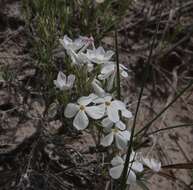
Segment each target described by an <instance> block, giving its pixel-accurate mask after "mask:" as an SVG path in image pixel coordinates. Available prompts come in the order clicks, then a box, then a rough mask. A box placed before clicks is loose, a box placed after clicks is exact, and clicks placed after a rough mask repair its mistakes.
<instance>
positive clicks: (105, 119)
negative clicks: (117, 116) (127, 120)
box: [102, 117, 113, 128]
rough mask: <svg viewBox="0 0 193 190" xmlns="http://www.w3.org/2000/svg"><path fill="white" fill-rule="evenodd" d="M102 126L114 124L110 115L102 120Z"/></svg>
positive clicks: (106, 126)
mask: <svg viewBox="0 0 193 190" xmlns="http://www.w3.org/2000/svg"><path fill="white" fill-rule="evenodd" d="M102 126H103V127H105V128H111V127H112V126H113V122H112V121H111V120H110V119H109V118H108V117H106V118H104V119H103V120H102Z"/></svg>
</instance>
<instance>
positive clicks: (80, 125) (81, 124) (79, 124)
mask: <svg viewBox="0 0 193 190" xmlns="http://www.w3.org/2000/svg"><path fill="white" fill-rule="evenodd" d="M88 123H89V120H88V117H87V116H86V114H85V112H84V111H81V110H80V111H79V112H78V113H77V115H76V117H75V119H74V121H73V126H74V127H75V128H76V129H78V130H83V129H85V128H86V127H87V126H88Z"/></svg>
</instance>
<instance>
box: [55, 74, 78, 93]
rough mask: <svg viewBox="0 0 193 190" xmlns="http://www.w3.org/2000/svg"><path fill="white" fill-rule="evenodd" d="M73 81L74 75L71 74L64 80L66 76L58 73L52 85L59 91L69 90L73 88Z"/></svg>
mask: <svg viewBox="0 0 193 190" xmlns="http://www.w3.org/2000/svg"><path fill="white" fill-rule="evenodd" d="M74 81H75V75H72V74H71V75H69V76H68V77H67V78H66V75H65V74H64V73H63V72H61V71H59V73H58V76H57V79H56V80H54V84H55V86H56V87H57V88H59V89H60V90H69V89H71V88H72V87H73V84H74Z"/></svg>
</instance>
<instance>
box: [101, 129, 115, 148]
mask: <svg viewBox="0 0 193 190" xmlns="http://www.w3.org/2000/svg"><path fill="white" fill-rule="evenodd" d="M113 139H114V135H113V133H112V132H111V133H110V134H108V135H107V136H105V137H103V138H102V139H101V143H100V144H101V145H103V146H105V147H107V146H110V145H111V144H112V142H113Z"/></svg>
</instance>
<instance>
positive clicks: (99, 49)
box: [96, 46, 105, 55]
mask: <svg viewBox="0 0 193 190" xmlns="http://www.w3.org/2000/svg"><path fill="white" fill-rule="evenodd" d="M96 53H97V54H98V55H100V54H101V55H104V54H105V50H104V48H103V47H102V46H99V47H98V48H97V49H96Z"/></svg>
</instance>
